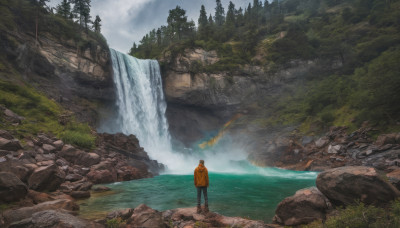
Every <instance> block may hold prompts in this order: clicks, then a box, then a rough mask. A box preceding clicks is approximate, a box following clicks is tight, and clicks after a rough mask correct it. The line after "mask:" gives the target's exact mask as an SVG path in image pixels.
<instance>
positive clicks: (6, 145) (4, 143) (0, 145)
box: [0, 138, 22, 151]
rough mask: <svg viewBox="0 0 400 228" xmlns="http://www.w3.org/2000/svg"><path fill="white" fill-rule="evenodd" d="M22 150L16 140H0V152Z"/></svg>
mask: <svg viewBox="0 0 400 228" xmlns="http://www.w3.org/2000/svg"><path fill="white" fill-rule="evenodd" d="M20 149H22V146H21V144H20V143H19V141H18V140H17V139H5V138H0V150H9V151H17V150H20Z"/></svg>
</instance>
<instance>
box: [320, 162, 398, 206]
mask: <svg viewBox="0 0 400 228" xmlns="http://www.w3.org/2000/svg"><path fill="white" fill-rule="evenodd" d="M316 183H317V187H318V189H319V190H320V191H321V192H322V194H324V195H325V196H326V197H328V199H329V200H330V201H331V202H332V203H333V204H335V205H349V204H353V203H355V202H356V201H358V200H360V201H361V202H364V203H366V204H374V205H378V206H380V205H385V204H387V203H388V202H390V201H392V200H394V199H396V198H397V197H399V196H400V192H399V191H398V190H397V189H396V188H395V187H394V186H393V185H391V184H390V183H389V182H388V181H387V178H386V177H385V175H384V174H382V173H380V172H378V171H377V170H375V169H374V168H372V167H365V166H347V167H340V168H335V169H330V170H327V171H325V172H322V173H320V174H319V175H318V177H317V181H316Z"/></svg>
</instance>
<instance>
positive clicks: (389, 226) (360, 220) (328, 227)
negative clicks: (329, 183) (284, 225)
mask: <svg viewBox="0 0 400 228" xmlns="http://www.w3.org/2000/svg"><path fill="white" fill-rule="evenodd" d="M304 227H307V228H317V227H323V228H381V227H385V228H397V227H400V202H399V201H397V200H396V201H393V202H392V203H391V205H390V207H389V208H387V209H385V208H378V207H375V206H372V205H370V206H366V205H365V204H364V203H357V204H356V205H351V206H347V207H346V208H345V209H339V211H338V214H337V215H336V216H333V217H329V218H328V219H327V220H326V221H325V223H322V222H320V221H316V222H313V223H311V224H309V225H307V226H304Z"/></svg>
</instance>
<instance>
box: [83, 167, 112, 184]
mask: <svg viewBox="0 0 400 228" xmlns="http://www.w3.org/2000/svg"><path fill="white" fill-rule="evenodd" d="M87 178H88V179H89V180H90V181H91V182H93V183H95V184H105V183H111V182H115V181H117V178H116V173H113V172H110V171H109V170H106V169H105V170H92V171H90V172H89V173H88V174H87Z"/></svg>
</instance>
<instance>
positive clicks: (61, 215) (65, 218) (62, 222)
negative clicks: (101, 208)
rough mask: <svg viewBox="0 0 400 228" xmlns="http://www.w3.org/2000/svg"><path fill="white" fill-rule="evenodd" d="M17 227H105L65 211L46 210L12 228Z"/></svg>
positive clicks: (11, 227) (15, 224)
mask: <svg viewBox="0 0 400 228" xmlns="http://www.w3.org/2000/svg"><path fill="white" fill-rule="evenodd" d="M17 227H31V228H42V227H49V228H50V227H68V228H97V227H100V228H101V227H104V226H103V225H101V224H97V223H93V222H90V221H87V220H84V219H81V218H78V217H75V216H73V215H71V214H69V213H66V212H65V211H57V210H45V211H40V212H36V213H34V214H33V215H32V217H30V218H27V219H24V220H21V221H18V222H15V223H13V224H11V225H10V228H17Z"/></svg>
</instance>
